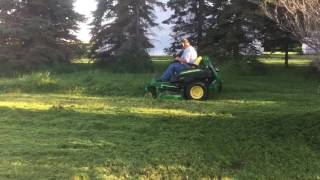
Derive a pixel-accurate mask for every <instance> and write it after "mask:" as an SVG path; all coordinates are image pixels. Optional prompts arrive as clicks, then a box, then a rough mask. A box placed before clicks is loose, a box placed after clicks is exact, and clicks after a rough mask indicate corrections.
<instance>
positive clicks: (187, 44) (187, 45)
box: [181, 38, 191, 49]
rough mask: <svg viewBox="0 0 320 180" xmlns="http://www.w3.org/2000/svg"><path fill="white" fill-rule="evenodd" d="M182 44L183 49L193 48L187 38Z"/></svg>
mask: <svg viewBox="0 0 320 180" xmlns="http://www.w3.org/2000/svg"><path fill="white" fill-rule="evenodd" d="M181 43H182V47H183V49H186V48H188V47H190V46H191V44H190V41H189V39H187V38H184V39H183V40H182V41H181Z"/></svg>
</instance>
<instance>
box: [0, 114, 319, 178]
mask: <svg viewBox="0 0 320 180" xmlns="http://www.w3.org/2000/svg"><path fill="white" fill-rule="evenodd" d="M0 115H1V118H0V124H1V134H0V136H1V137H0V138H1V145H0V148H1V153H0V159H1V160H0V177H5V178H8V179H10V178H11V179H42V178H45V179H69V178H71V177H72V176H74V175H77V176H88V177H91V178H93V179H96V178H107V179H108V178H109V179H110V178H116V179H118V178H125V179H130V178H146V179H151V178H155V179H159V178H165V179H166V178H167V179H172V178H182V179H184V178H191V179H199V178H207V179H210V178H211V179H213V178H218V177H235V178H240V179H259V178H268V177H274V178H275V179H282V178H285V179H288V178H290V179H292V178H293V179H295V178H296V179H299V178H306V177H309V178H310V177H311V178H312V177H317V176H319V171H318V169H319V168H320V163H319V161H318V159H319V157H320V154H319V151H318V150H319V148H320V144H319V142H320V133H319V132H318V129H319V128H320V126H319V121H317V120H316V119H317V117H318V115H319V111H313V112H309V113H301V112H299V111H298V112H293V113H292V114H290V115H288V114H287V115H276V114H275V115H274V116H273V117H268V118H267V119H265V118H266V117H263V116H262V117H259V116H256V117H252V119H247V117H246V116H240V117H237V118H225V119H223V120H221V119H219V118H216V119H215V118H212V117H201V118H200V117H193V118H192V117H189V118H186V117H185V118H183V117H167V116H161V115H158V116H153V117H142V116H136V115H132V114H114V115H112V114H97V113H80V112H74V111H72V110H67V109H50V110H47V111H38V112H37V111H27V110H19V109H11V108H0ZM297 162H299V163H297Z"/></svg>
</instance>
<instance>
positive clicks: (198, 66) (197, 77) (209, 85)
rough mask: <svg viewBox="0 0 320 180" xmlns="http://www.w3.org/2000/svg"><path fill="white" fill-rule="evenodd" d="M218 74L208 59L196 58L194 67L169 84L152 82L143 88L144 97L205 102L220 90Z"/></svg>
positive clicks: (205, 57)
mask: <svg viewBox="0 0 320 180" xmlns="http://www.w3.org/2000/svg"><path fill="white" fill-rule="evenodd" d="M218 72H219V70H218V69H217V68H216V67H215V66H214V65H213V63H212V62H211V60H210V59H209V57H207V56H204V57H198V58H197V60H196V63H195V66H193V67H191V68H189V69H187V70H184V71H182V72H181V73H180V74H178V75H176V76H175V77H173V78H172V79H171V81H170V82H159V81H157V80H153V81H152V82H151V83H150V84H148V85H147V86H146V87H145V90H146V95H147V96H151V97H153V98H163V99H192V100H199V101H202V100H207V99H208V98H209V94H210V93H219V92H221V90H222V80H221V79H220V76H219V74H218Z"/></svg>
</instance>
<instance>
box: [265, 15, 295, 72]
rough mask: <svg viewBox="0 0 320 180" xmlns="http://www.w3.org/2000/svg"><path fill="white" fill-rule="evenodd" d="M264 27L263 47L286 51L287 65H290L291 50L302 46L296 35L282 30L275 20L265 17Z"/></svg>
mask: <svg viewBox="0 0 320 180" xmlns="http://www.w3.org/2000/svg"><path fill="white" fill-rule="evenodd" d="M263 23H264V29H263V30H262V32H261V33H262V34H263V38H262V42H263V47H264V50H265V51H271V52H274V51H282V52H285V57H284V59H285V63H284V64H285V67H289V51H297V50H299V48H301V43H300V42H299V41H298V40H297V39H296V38H295V36H294V35H293V34H292V33H290V32H286V31H284V30H282V29H281V28H280V27H279V26H278V25H277V24H275V23H274V21H271V20H270V19H269V18H265V21H264V22H263Z"/></svg>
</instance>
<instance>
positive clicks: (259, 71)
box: [226, 56, 268, 75]
mask: <svg viewBox="0 0 320 180" xmlns="http://www.w3.org/2000/svg"><path fill="white" fill-rule="evenodd" d="M226 66H227V67H228V68H230V70H231V71H233V72H237V73H238V74H239V75H265V74H267V73H268V71H267V68H266V66H265V65H264V64H263V63H262V62H260V61H258V60H257V59H256V57H251V56H243V57H238V58H237V59H232V60H229V61H228V62H227V64H226Z"/></svg>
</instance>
